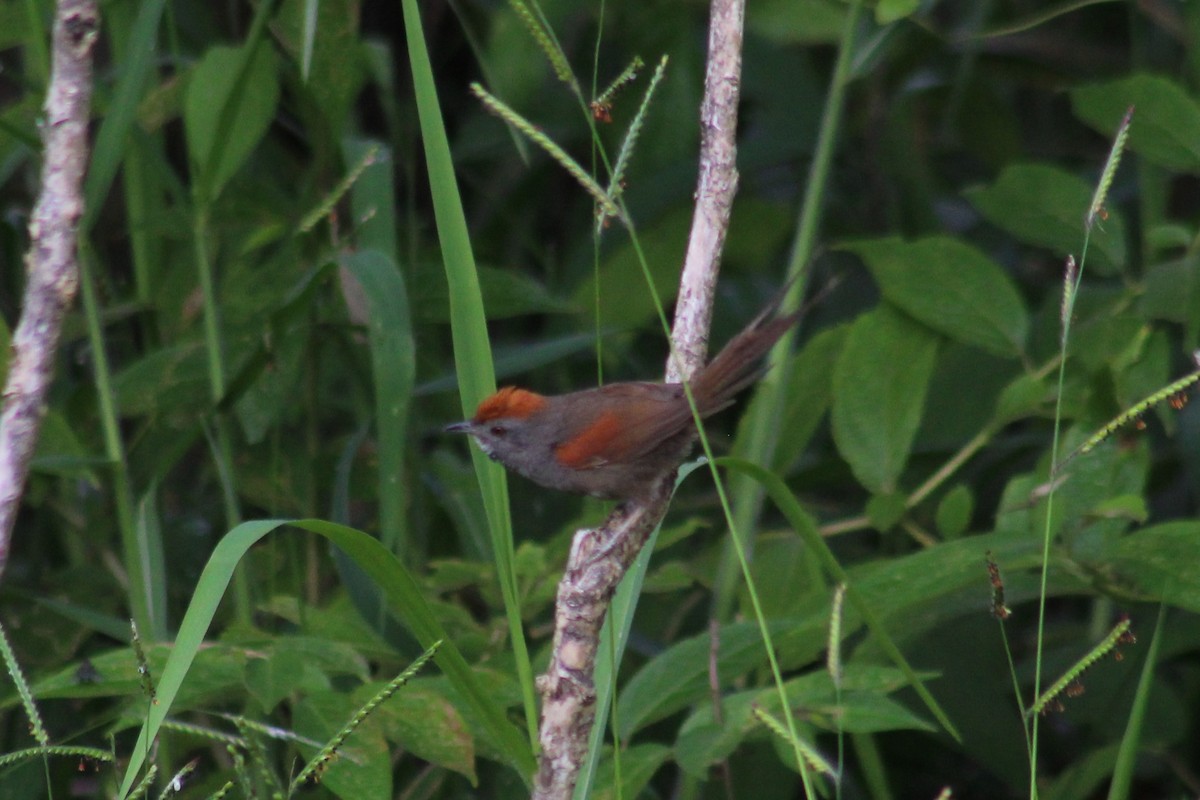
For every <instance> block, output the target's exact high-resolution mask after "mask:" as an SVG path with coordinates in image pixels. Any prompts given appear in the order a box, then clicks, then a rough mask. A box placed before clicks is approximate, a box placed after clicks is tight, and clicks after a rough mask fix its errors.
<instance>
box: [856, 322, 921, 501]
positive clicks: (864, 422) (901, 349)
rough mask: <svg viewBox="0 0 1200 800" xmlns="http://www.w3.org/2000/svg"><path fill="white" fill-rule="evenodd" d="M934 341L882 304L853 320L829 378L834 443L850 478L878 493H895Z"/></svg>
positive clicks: (918, 414)
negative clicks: (831, 394)
mask: <svg viewBox="0 0 1200 800" xmlns="http://www.w3.org/2000/svg"><path fill="white" fill-rule="evenodd" d="M937 348H938V341H937V337H936V336H934V335H933V334H932V333H930V331H929V330H928V329H927V328H925V327H924V326H922V325H918V324H917V323H915V322H912V321H911V320H909V319H908V318H907V317H905V316H903V315H901V314H899V313H898V312H896V311H893V310H892V309H890V308H888V307H886V306H883V307H880V308H878V309H876V310H875V311H872V312H870V313H868V314H864V315H862V316H861V317H859V318H858V319H857V320H855V322H854V324H853V325H852V326H851V327H850V333H849V335H848V336H847V337H846V344H845V346H844V347H843V348H842V352H841V354H840V356H839V357H838V363H837V366H836V368H835V369H834V373H833V439H834V442H835V443H836V444H837V447H838V451H839V452H840V453H841V454H842V457H843V458H845V459H846V461H847V462H849V464H850V468H851V469H852V470H853V471H854V475H855V477H857V478H858V480H859V481H860V482H861V483H862V484H863V486H865V487H867V488H868V489H870V490H871V491H872V492H874V493H876V494H882V493H886V492H890V491H893V490H894V489H896V488H897V487H896V482H897V480H898V479H899V477H900V474H901V472H903V471H904V465H905V463H906V462H907V461H908V454H909V449H910V448H911V447H912V442H913V437H914V436H915V435H916V432H917V426H918V425H919V424H920V422H921V409H922V407H923V406H924V403H925V390H926V389H927V388H928V385H929V378H930V376H931V375H932V374H933V366H934V362H935V360H936V357H937Z"/></svg>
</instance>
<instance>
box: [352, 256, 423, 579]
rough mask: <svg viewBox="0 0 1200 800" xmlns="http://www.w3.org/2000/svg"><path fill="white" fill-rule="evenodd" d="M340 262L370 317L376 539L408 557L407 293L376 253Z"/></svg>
mask: <svg viewBox="0 0 1200 800" xmlns="http://www.w3.org/2000/svg"><path fill="white" fill-rule="evenodd" d="M341 262H342V266H343V267H344V268H345V269H347V270H349V271H350V272H351V273H353V275H354V277H355V278H356V279H357V280H358V282H359V283H360V284H361V285H362V288H363V294H364V296H365V297H366V300H367V306H368V309H369V314H370V320H369V322H368V328H367V339H368V343H369V346H370V349H371V367H372V371H373V373H374V375H375V426H376V434H377V435H378V437H379V449H378V462H379V467H378V469H379V534H380V536H379V538H380V541H382V542H383V545H384V547H386V548H387V549H388V550H390V551H391V552H393V553H396V554H397V555H398V556H401V557H404V556H405V555H409V556H412V555H413V544H414V543H413V542H410V541H409V537H408V530H407V528H408V526H407V525H406V523H405V513H404V509H405V506H406V496H407V494H408V492H407V491H406V487H407V485H408V484H407V483H406V481H405V475H404V472H405V470H404V458H405V455H406V453H407V452H408V435H407V434H408V405H409V400H410V398H411V397H412V390H413V382H414V377H415V375H416V363H417V362H416V348H415V347H414V345H413V335H412V315H411V314H410V313H409V307H408V292H407V290H406V289H405V285H404V276H403V275H401V274H400V270H399V268H398V267H397V266H396V265H395V263H393V262H392V260H391V259H390V258H388V257H387V256H385V255H384V254H383V253H381V252H379V251H378V250H360V251H358V252H356V253H351V254H349V255H346V256H344V257H343V258H342V259H341ZM410 563H411V561H410Z"/></svg>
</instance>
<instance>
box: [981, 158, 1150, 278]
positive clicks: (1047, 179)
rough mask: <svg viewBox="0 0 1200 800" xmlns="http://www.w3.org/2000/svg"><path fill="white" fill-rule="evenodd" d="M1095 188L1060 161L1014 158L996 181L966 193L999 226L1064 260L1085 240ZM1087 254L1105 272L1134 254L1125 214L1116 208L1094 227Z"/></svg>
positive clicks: (1116, 266) (1095, 265) (1117, 267)
mask: <svg viewBox="0 0 1200 800" xmlns="http://www.w3.org/2000/svg"><path fill="white" fill-rule="evenodd" d="M1094 192H1095V187H1094V186H1091V185H1089V184H1087V183H1086V182H1084V181H1083V180H1082V179H1081V178H1079V177H1077V176H1075V175H1073V174H1072V173H1070V172H1067V171H1066V170H1065V169H1062V168H1060V167H1053V166H1050V165H1047V164H1013V165H1012V166H1009V167H1007V168H1005V170H1004V171H1003V172H1001V173H1000V176H999V177H998V178H996V182H995V183H993V184H991V185H990V186H983V187H976V188H973V189H968V190H967V191H966V192H965V194H966V196H967V198H968V199H969V200H970V201H971V203H972V204H973V205H974V206H975V207H976V208H977V209H979V212H980V213H981V214H983V215H984V216H985V217H987V219H988V221H989V222H991V223H992V224H993V225H995V226H996V227H998V228H1000V229H1002V230H1005V231H1008V232H1009V233H1011V234H1012V235H1013V236H1015V237H1016V238H1018V239H1020V240H1021V241H1023V242H1027V243H1029V244H1033V245H1037V246H1039V247H1046V248H1049V249H1050V250H1051V251H1053V253H1054V254H1055V255H1056V256H1058V257H1059V258H1060V259H1064V260H1065V259H1066V257H1067V256H1068V255H1071V254H1074V255H1076V256H1078V255H1079V252H1080V248H1081V247H1082V246H1083V234H1084V218H1085V217H1086V215H1087V213H1088V209H1089V208H1090V207H1091V203H1092V195H1093V193H1094ZM1088 255H1089V260H1088V264H1087V265H1088V267H1089V268H1093V267H1094V268H1096V269H1098V270H1099V271H1100V272H1102V273H1104V274H1112V273H1115V272H1119V271H1120V270H1121V268H1122V267H1124V266H1125V264H1126V262H1127V260H1128V258H1129V254H1128V252H1127V247H1126V243H1125V222H1124V219H1123V218H1122V217H1121V215H1120V214H1117V213H1115V212H1114V213H1111V214H1110V215H1109V216H1108V218H1107V219H1106V220H1104V221H1103V222H1101V223H1099V224H1098V225H1097V226H1096V228H1095V229H1094V230H1093V231H1092V236H1091V239H1090V241H1089V249H1088ZM1093 259H1094V260H1093Z"/></svg>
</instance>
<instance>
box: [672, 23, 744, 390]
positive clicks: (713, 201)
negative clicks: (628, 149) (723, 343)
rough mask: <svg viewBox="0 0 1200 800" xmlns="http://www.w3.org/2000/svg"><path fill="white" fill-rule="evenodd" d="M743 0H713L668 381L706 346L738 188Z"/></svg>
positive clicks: (688, 368) (688, 370) (692, 365)
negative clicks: (696, 167)
mask: <svg viewBox="0 0 1200 800" xmlns="http://www.w3.org/2000/svg"><path fill="white" fill-rule="evenodd" d="M744 16H745V3H744V1H743V0H712V7H711V12H710V17H709V31H708V72H707V74H706V75H705V78H704V101H703V102H702V104H701V106H700V177H699V180H698V181H697V184H696V211H695V213H694V214H693V215H692V232H691V235H690V236H689V237H688V248H687V256H686V257H685V259H684V262H683V275H682V276H681V277H680V281H679V301H678V302H677V303H676V305H675V327H674V330H673V334H672V338H673V339H674V342H675V353H677V354H678V357H679V359H680V360H681V361H682V362H683V363H682V364H678V365H677V364H676V363H675V362H674V359H670V360H669V361H668V363H667V381H668V382H675V381H678V380H680V379H681V378H683V377H684V376H686V375H691V374H692V372H693V371H694V370H695V369H696V368H697V367H699V366H701V365H702V364H704V358H705V355H706V353H707V350H708V329H709V323H710V322H711V321H712V307H713V292H714V290H715V288H716V285H717V272H718V269H719V268H720V264H721V249H722V248H723V247H724V245H725V232H726V231H727V230H728V229H729V214H730V211H731V210H732V209H733V196H734V194H736V193H737V185H738V171H737V120H738V116H737V108H738V99H739V97H740V95H741V81H742V20H743V18H744Z"/></svg>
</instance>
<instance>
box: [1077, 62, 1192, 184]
mask: <svg viewBox="0 0 1200 800" xmlns="http://www.w3.org/2000/svg"><path fill="white" fill-rule="evenodd" d="M1071 106H1072V108H1073V109H1074V110H1075V116H1077V117H1079V118H1080V119H1081V120H1083V121H1084V122H1086V123H1087V124H1088V125H1090V126H1091V127H1092V128H1093V129H1094V130H1096V131H1097V132H1098V133H1100V134H1101V135H1102V136H1113V135H1115V134H1116V132H1117V128H1118V127H1119V126H1120V124H1121V119H1122V118H1123V117H1124V116H1125V112H1126V111H1128V110H1129V107H1130V106H1133V107H1134V109H1135V110H1134V117H1133V124H1132V125H1131V126H1130V128H1129V147H1130V148H1131V149H1132V150H1133V151H1134V152H1136V153H1138V154H1139V155H1142V156H1145V157H1146V158H1147V159H1149V160H1150V161H1153V162H1154V163H1156V164H1159V165H1161V166H1164V167H1166V168H1167V169H1172V170H1178V171H1182V172H1191V173H1197V172H1200V104H1198V103H1197V102H1196V100H1195V99H1193V98H1192V96H1191V95H1189V94H1188V92H1187V90H1186V89H1184V88H1183V87H1182V86H1180V85H1179V84H1178V83H1176V82H1175V81H1173V80H1171V79H1170V78H1168V77H1165V76H1163V75H1149V74H1146V73H1138V74H1135V75H1131V76H1129V77H1128V78H1120V79H1118V80H1114V81H1106V82H1104V83H1095V84H1091V85H1090V86H1082V87H1080V88H1078V89H1075V90H1073V91H1072V92H1071Z"/></svg>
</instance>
